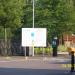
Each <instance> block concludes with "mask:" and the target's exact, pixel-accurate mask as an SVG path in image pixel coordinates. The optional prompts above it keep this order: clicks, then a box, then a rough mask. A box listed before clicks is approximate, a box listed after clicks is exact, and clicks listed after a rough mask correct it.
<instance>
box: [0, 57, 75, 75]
mask: <svg viewBox="0 0 75 75" xmlns="http://www.w3.org/2000/svg"><path fill="white" fill-rule="evenodd" d="M64 64H65V65H66V64H70V59H69V58H63V57H58V58H53V57H47V58H46V57H45V58H43V57H39V58H37V57H30V58H24V57H10V58H9V57H7V58H5V57H0V75H71V74H72V75H74V74H75V72H73V73H70V67H65V66H63V65H64Z"/></svg>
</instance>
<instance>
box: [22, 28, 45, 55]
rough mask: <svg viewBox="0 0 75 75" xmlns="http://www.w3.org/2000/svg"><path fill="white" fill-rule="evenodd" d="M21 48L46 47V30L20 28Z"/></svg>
mask: <svg viewBox="0 0 75 75" xmlns="http://www.w3.org/2000/svg"><path fill="white" fill-rule="evenodd" d="M22 46H23V47H46V28H22ZM33 56H34V51H33Z"/></svg>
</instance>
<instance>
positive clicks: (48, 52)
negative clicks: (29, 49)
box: [35, 47, 52, 55]
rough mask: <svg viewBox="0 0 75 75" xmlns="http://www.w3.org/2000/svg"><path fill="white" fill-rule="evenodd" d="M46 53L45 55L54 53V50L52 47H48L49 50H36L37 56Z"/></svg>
mask: <svg viewBox="0 0 75 75" xmlns="http://www.w3.org/2000/svg"><path fill="white" fill-rule="evenodd" d="M43 52H44V54H48V55H49V54H51V52H52V48H51V47H47V48H35V54H42V53H43Z"/></svg>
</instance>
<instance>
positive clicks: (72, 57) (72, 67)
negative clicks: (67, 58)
mask: <svg viewBox="0 0 75 75" xmlns="http://www.w3.org/2000/svg"><path fill="white" fill-rule="evenodd" d="M71 72H74V51H72V52H71Z"/></svg>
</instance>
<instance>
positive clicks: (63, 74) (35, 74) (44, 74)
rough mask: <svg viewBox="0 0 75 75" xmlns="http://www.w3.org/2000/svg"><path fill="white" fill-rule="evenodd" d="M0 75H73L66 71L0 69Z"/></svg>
mask: <svg viewBox="0 0 75 75" xmlns="http://www.w3.org/2000/svg"><path fill="white" fill-rule="evenodd" d="M0 75H75V73H70V72H69V71H68V70H54V69H53V70H52V69H50V70H49V69H21V68H0Z"/></svg>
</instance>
